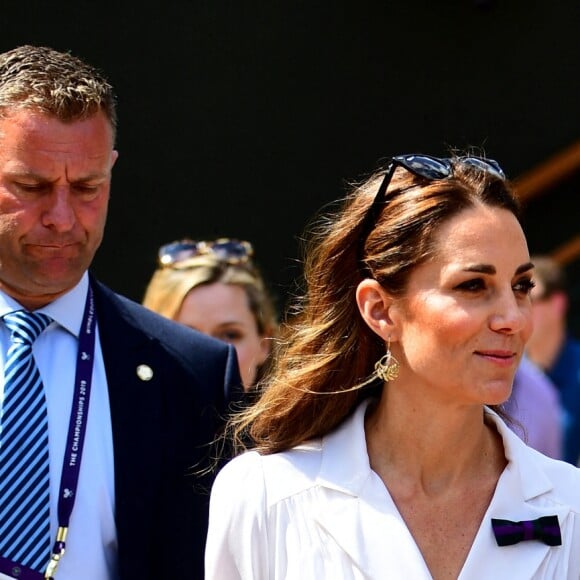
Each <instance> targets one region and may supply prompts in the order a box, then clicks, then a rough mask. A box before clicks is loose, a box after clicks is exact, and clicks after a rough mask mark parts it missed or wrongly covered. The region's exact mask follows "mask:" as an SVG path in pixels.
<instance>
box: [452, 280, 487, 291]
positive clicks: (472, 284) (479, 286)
mask: <svg viewBox="0 0 580 580" xmlns="http://www.w3.org/2000/svg"><path fill="white" fill-rule="evenodd" d="M457 289H459V290H465V291H466V292H479V291H480V290H484V289H485V282H484V281H483V280H482V279H481V278H474V279H473V280H467V281H465V282H462V283H461V284H458V285H457Z"/></svg>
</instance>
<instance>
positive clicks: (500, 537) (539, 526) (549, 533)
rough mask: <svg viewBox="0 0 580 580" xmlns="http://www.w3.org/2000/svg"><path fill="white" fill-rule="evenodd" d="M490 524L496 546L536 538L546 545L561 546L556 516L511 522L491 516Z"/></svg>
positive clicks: (509, 544)
mask: <svg viewBox="0 0 580 580" xmlns="http://www.w3.org/2000/svg"><path fill="white" fill-rule="evenodd" d="M491 525H492V527H493V533H494V535H495V540H496V542H497V545H498V546H511V545H513V544H517V543H518V542H522V541H525V540H538V541H540V542H544V544H547V545H548V546H561V545H562V537H561V535H560V524H559V523H558V516H544V517H542V518H538V519H537V520H524V521H521V522H512V521H511V520H499V519H495V518H492V520H491Z"/></svg>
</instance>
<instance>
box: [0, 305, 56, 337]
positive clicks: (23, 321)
mask: <svg viewBox="0 0 580 580" xmlns="http://www.w3.org/2000/svg"><path fill="white" fill-rule="evenodd" d="M2 319H3V320H4V324H6V326H7V327H8V329H9V330H10V332H11V333H12V334H11V336H10V340H11V341H12V342H20V343H26V344H32V343H33V342H34V341H35V340H36V339H37V338H38V336H39V334H40V333H41V332H42V331H43V330H44V329H45V328H46V327H47V326H48V325H49V324H50V323H51V322H52V318H51V317H50V316H48V314H44V313H43V312H28V310H16V311H15V312H11V313H10V314H6V315H4V316H3V317H2Z"/></svg>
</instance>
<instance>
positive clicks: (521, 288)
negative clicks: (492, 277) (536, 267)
mask: <svg viewBox="0 0 580 580" xmlns="http://www.w3.org/2000/svg"><path fill="white" fill-rule="evenodd" d="M535 285H536V283H535V282H534V281H533V280H532V279H531V278H525V279H523V280H519V281H518V282H516V284H515V285H514V291H515V292H519V293H521V294H526V295H527V294H529V293H530V292H531V291H532V288H534V286H535Z"/></svg>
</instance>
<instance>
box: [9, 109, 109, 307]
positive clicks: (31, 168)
mask: <svg viewBox="0 0 580 580" xmlns="http://www.w3.org/2000/svg"><path fill="white" fill-rule="evenodd" d="M116 159H117V152H116V151H114V150H113V132H112V129H111V125H110V123H109V121H108V120H107V118H106V117H105V116H104V115H103V114H102V113H99V114H97V115H95V116H93V117H91V118H89V119H86V120H82V121H74V122H71V123H63V122H61V121H59V120H57V119H55V118H53V117H49V116H46V115H43V114H40V113H38V112H35V111H31V110H19V111H15V112H14V113H13V114H11V115H10V116H8V117H7V118H0V288H2V290H4V291H5V292H6V293H8V294H9V295H11V296H12V297H13V298H15V299H16V300H18V301H19V302H20V303H21V304H22V305H23V306H25V307H27V308H30V309H33V308H39V307H41V306H43V305H44V304H47V303H48V302H51V301H52V300H54V299H55V298H57V297H58V296H60V295H61V294H63V293H65V292H67V291H68V290H70V289H71V288H72V287H73V286H75V285H76V284H77V283H78V281H79V280H80V278H81V277H82V275H83V273H84V272H85V271H86V270H87V269H88V267H89V265H90V264H91V261H92V259H93V257H94V255H95V252H96V251H97V249H98V247H99V245H100V243H101V240H102V237H103V231H104V227H105V222H106V217H107V207H108V201H109V190H110V182H111V169H112V167H113V165H114V163H115V161H116Z"/></svg>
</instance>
